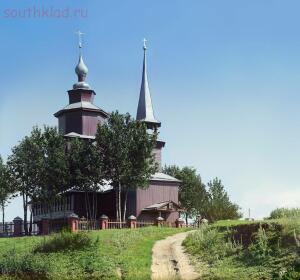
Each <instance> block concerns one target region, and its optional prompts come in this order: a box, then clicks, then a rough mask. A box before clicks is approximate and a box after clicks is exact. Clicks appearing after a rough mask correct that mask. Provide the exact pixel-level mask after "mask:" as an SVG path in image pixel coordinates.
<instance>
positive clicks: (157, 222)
mask: <svg viewBox="0 0 300 280" xmlns="http://www.w3.org/2000/svg"><path fill="white" fill-rule="evenodd" d="M163 223H164V218H163V217H158V218H157V219H156V225H157V226H158V227H162V225H163Z"/></svg>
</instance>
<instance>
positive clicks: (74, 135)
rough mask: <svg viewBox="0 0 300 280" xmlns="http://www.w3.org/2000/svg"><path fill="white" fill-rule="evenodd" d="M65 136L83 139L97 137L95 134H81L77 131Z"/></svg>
mask: <svg viewBox="0 0 300 280" xmlns="http://www.w3.org/2000/svg"><path fill="white" fill-rule="evenodd" d="M64 136H65V137H75V138H82V139H95V136H91V135H84V134H79V133H76V132H70V133H67V134H65V135H64Z"/></svg>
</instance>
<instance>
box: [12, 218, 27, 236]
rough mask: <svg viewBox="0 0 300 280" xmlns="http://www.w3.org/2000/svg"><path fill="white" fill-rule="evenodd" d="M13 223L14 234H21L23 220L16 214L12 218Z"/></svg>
mask: <svg viewBox="0 0 300 280" xmlns="http://www.w3.org/2000/svg"><path fill="white" fill-rule="evenodd" d="M13 223H14V236H21V235H22V225H23V220H22V219H21V218H20V217H19V216H18V217H15V218H14V220H13ZM25 226H26V225H25Z"/></svg>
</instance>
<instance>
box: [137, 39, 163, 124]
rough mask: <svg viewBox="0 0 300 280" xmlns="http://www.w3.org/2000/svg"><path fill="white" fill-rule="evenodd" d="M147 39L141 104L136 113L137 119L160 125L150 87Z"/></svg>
mask: <svg viewBox="0 0 300 280" xmlns="http://www.w3.org/2000/svg"><path fill="white" fill-rule="evenodd" d="M145 42H146V40H144V47H143V49H144V62H143V75H142V83H141V90H140V97H139V104H138V109H137V114H136V119H137V120H140V121H143V122H145V123H150V124H155V125H157V126H160V122H159V121H158V120H157V119H156V118H155V116H154V111H153V106H152V99H151V94H150V89H149V83H148V76H147V59H146V50H147V47H146V44H145Z"/></svg>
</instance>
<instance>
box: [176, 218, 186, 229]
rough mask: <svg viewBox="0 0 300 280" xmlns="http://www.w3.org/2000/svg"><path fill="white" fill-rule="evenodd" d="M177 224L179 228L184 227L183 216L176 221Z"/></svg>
mask: <svg viewBox="0 0 300 280" xmlns="http://www.w3.org/2000/svg"><path fill="white" fill-rule="evenodd" d="M175 224H176V227H177V228H182V227H183V226H184V220H183V219H182V218H178V219H177V220H176V221H175Z"/></svg>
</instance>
